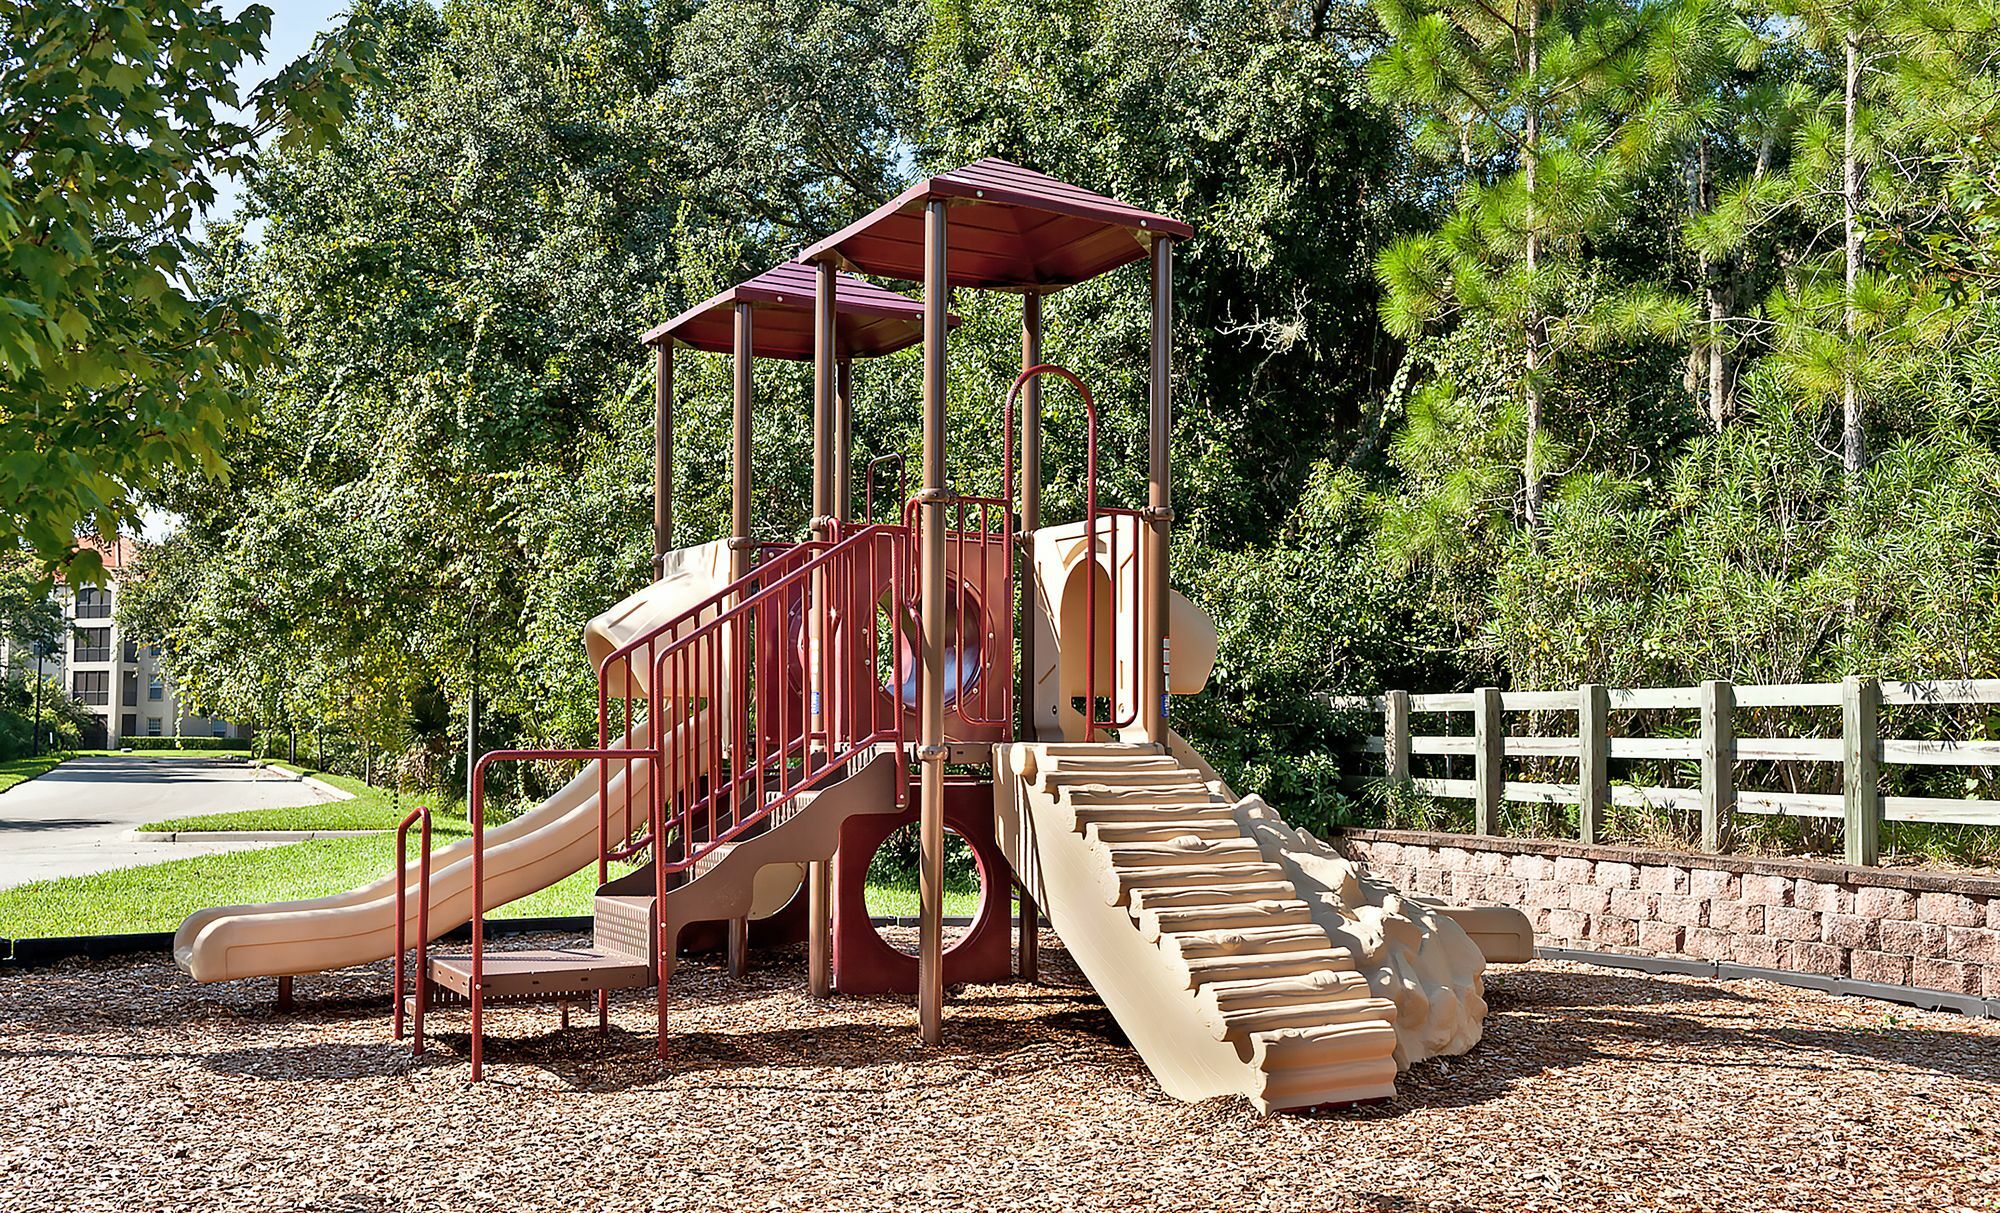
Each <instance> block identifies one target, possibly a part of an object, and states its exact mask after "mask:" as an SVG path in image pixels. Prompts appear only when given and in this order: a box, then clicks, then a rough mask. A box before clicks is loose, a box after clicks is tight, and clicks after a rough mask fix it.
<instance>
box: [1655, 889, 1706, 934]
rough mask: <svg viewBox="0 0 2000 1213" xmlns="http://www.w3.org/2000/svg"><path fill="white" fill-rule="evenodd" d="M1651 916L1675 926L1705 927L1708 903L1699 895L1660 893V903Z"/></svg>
mask: <svg viewBox="0 0 2000 1213" xmlns="http://www.w3.org/2000/svg"><path fill="white" fill-rule="evenodd" d="M1653 916H1654V917H1655V918H1656V919H1658V920H1659V921H1660V922H1664V923H1669V924H1671V925H1673V926H1677V927H1705V926H1707V925H1708V903H1707V902H1706V901H1703V900H1702V899H1701V898H1699V897H1680V896H1670V895H1667V894H1664V893H1663V894H1661V895H1660V904H1659V905H1658V906H1657V907H1656V908H1655V909H1654V911H1653Z"/></svg>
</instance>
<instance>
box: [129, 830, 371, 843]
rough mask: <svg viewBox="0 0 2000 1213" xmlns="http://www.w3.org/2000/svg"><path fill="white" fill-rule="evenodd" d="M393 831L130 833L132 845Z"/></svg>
mask: <svg viewBox="0 0 2000 1213" xmlns="http://www.w3.org/2000/svg"><path fill="white" fill-rule="evenodd" d="M391 833H394V831H392V830H166V831H160V830H133V831H132V832H131V834H130V835H128V837H130V838H131V839H132V840H133V841H134V842H311V841H312V840H314V839H315V838H374V837H376V836H377V835H385V834H391Z"/></svg>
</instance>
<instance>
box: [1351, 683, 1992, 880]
mask: <svg viewBox="0 0 2000 1213" xmlns="http://www.w3.org/2000/svg"><path fill="white" fill-rule="evenodd" d="M1332 703H1333V706H1334V707H1336V708H1346V709H1361V710H1372V711H1376V712H1380V713H1381V714H1382V717H1383V729H1382V733H1381V735H1380V736H1376V737H1371V738H1369V739H1368V741H1367V748H1368V750H1369V751H1371V752H1375V753H1380V754H1382V755H1383V768H1384V773H1385V774H1386V775H1387V776H1388V777H1389V778H1390V779H1392V780H1395V781H1399V782H1407V783H1408V784H1409V785H1410V786H1411V787H1412V788H1413V789H1414V790H1416V791H1418V792H1421V793H1423V794H1426V795H1429V796H1434V797H1441V798H1447V799H1464V800H1471V801H1473V802H1474V822H1475V825H1474V829H1475V830H1476V832H1478V833H1481V834H1498V833H1499V832H1500V806H1501V804H1502V803H1503V802H1510V801H1511V802H1516V803H1541V804H1557V805H1575V806H1577V825H1578V831H1577V832H1578V835H1579V836H1580V837H1581V838H1582V840H1583V841H1585V842H1593V843H1594V842H1598V841H1600V840H1601V838H1602V834H1603V823H1604V810H1605V806H1606V805H1611V804H1616V805H1627V804H1631V805H1650V806H1658V807H1667V808H1674V809H1680V810H1684V811H1687V812H1690V813H1692V812H1695V811H1699V812H1700V814H1701V846H1702V849H1704V850H1707V851H1722V850H1724V849H1726V848H1727V846H1728V842H1729V837H1728V831H1729V823H1730V819H1731V817H1732V816H1733V815H1735V814H1737V813H1757V814H1773V815H1788V816H1793V817H1819V818H1837V819H1840V820H1841V821H1842V823H1843V834H1844V839H1845V844H1846V853H1847V862H1849V863H1852V864H1874V863H1876V862H1877V857H1878V852H1879V848H1880V838H1881V823H1882V822H1884V821H1920V822H1937V823H1950V824H1958V825H2000V800H1994V799H1955V798H1945V797H1934V796H1886V795H1883V794H1882V791H1881V782H1882V770H1883V767H1884V766H1896V765H1916V766H1955V767H2000V741H1931V740H1902V739H1898V738H1893V737H1883V736H1882V735H1881V730H1880V727H1879V723H1880V709H1881V708H1882V707H1883V706H1884V705H1900V704H1910V705H1920V706H1948V705H1961V704H1995V703H2000V679H1973V680H1963V681H1943V682H1892V681H1884V680H1880V679H1875V678H1849V679H1847V680H1846V681H1844V682H1827V683H1802V684H1791V685H1775V686H1737V685H1736V684H1734V683H1730V682H1704V683H1702V684H1701V685H1700V686H1693V687H1642V688H1634V689H1630V690H1619V689H1617V688H1613V687H1605V686H1598V685H1596V684H1593V683H1585V684H1583V685H1582V686H1579V687H1577V688H1576V689H1575V690H1574V691H1501V690H1499V689H1497V688H1494V687H1482V688H1480V689H1479V690H1476V691H1465V692H1457V693H1452V694H1441V695H1413V694H1411V693H1410V692H1408V691H1390V692H1388V693H1387V694H1385V695H1376V696H1335V697H1334V698H1333V700H1332ZM1832 707H1838V708H1839V709H1840V710H1841V735H1840V736H1839V737H1837V738H1833V737H1741V736H1738V735H1737V732H1736V712H1737V709H1739V708H1743V709H1750V708H1832ZM1661 710H1664V711H1673V712H1692V713H1694V714H1695V715H1696V723H1697V728H1696V733H1695V735H1694V736H1692V737H1644V736H1626V735H1613V730H1612V727H1611V725H1612V719H1611V717H1612V713H1614V712H1632V711H1661ZM1424 712H1439V713H1469V714H1470V715H1471V716H1472V729H1471V732H1470V734H1463V733H1459V734H1422V735H1418V734H1412V733H1411V731H1410V716H1411V714H1412V713H1424ZM1508 712H1555V713H1574V714H1575V716H1576V728H1575V731H1574V733H1573V734H1571V735H1568V736H1563V735H1554V736H1543V735H1535V736H1516V735H1513V734H1511V733H1509V731H1508V726H1507V720H1506V715H1505V714H1506V713H1508ZM1426 754H1443V755H1469V756H1470V757H1471V758H1472V759H1473V777H1472V778H1471V779H1428V778H1412V776H1411V773H1410V761H1411V758H1412V757H1413V756H1415V755H1426ZM1509 758H1553V759H1574V760H1575V762H1576V764H1577V766H1576V782H1575V783H1573V784H1565V783H1548V782H1526V781H1517V780H1512V779H1509V778H1508V777H1507V770H1506V760H1507V759H1509ZM1614 758H1618V759H1633V758H1636V759H1665V760H1670V761H1674V760H1678V761H1692V762H1696V763H1699V765H1700V776H1699V780H1698V784H1699V786H1698V787H1695V788H1673V787H1654V786H1645V785H1631V784H1622V783H1621V784H1617V785H1614V784H1613V783H1612V782H1611V771H1610V762H1611V760H1612V759H1614ZM1759 761H1772V762H1808V763H1838V764H1840V767H1841V789H1842V790H1841V791H1840V792H1838V793H1835V792H1781V791H1761V790H1753V789H1748V788H1739V787H1738V786H1737V774H1738V772H1737V764H1738V763H1741V762H1759Z"/></svg>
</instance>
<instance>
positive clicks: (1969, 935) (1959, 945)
mask: <svg viewBox="0 0 2000 1213" xmlns="http://www.w3.org/2000/svg"><path fill="white" fill-rule="evenodd" d="M1944 954H1945V956H1947V957H1948V958H1950V959H1952V960H1957V961H1963V962H1965V963H1968V964H1982V965H2000V931H1989V930H1987V929H1986V928H1985V927H1946V928H1945V929H1944Z"/></svg>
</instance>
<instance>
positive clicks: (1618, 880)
mask: <svg viewBox="0 0 2000 1213" xmlns="http://www.w3.org/2000/svg"><path fill="white" fill-rule="evenodd" d="M1638 882H1639V869H1638V867H1637V866H1636V865H1633V864H1629V863H1619V862H1617V861H1616V860H1610V859H1600V860H1598V861H1597V885H1598V887H1599V888H1605V889H1629V888H1631V887H1632V886H1633V885H1635V884H1637V883H1638Z"/></svg>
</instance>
